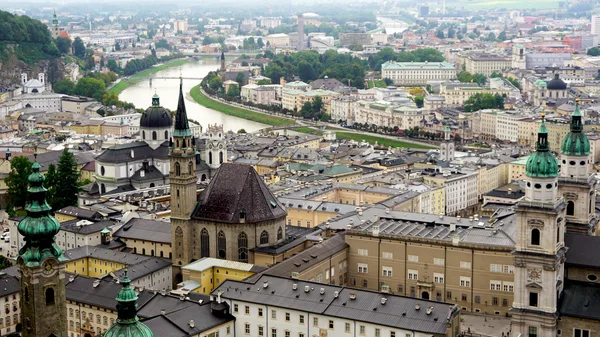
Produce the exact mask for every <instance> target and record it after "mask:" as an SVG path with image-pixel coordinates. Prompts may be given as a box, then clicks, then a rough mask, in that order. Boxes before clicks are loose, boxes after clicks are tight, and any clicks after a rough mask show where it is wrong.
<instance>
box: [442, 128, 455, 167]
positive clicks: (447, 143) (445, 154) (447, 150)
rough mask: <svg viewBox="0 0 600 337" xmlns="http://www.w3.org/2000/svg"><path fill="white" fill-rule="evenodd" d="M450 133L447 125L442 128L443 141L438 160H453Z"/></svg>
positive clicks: (452, 144) (452, 145)
mask: <svg viewBox="0 0 600 337" xmlns="http://www.w3.org/2000/svg"><path fill="white" fill-rule="evenodd" d="M451 138H452V131H451V130H450V127H449V126H448V124H446V127H445V128H444V141H443V142H442V143H441V144H440V160H442V161H453V160H454V142H453V141H452V139H451Z"/></svg>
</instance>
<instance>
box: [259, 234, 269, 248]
mask: <svg viewBox="0 0 600 337" xmlns="http://www.w3.org/2000/svg"><path fill="white" fill-rule="evenodd" d="M267 243H269V233H268V232H267V231H262V233H260V244H261V245H266V244H267Z"/></svg>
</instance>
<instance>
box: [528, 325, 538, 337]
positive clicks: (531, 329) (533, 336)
mask: <svg viewBox="0 0 600 337" xmlns="http://www.w3.org/2000/svg"><path fill="white" fill-rule="evenodd" d="M528 337H537V327H535V326H530V327H529V336H528Z"/></svg>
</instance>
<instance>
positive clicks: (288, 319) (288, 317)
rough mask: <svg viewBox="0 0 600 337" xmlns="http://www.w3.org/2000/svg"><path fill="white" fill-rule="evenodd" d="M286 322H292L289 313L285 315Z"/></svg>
mask: <svg viewBox="0 0 600 337" xmlns="http://www.w3.org/2000/svg"><path fill="white" fill-rule="evenodd" d="M285 321H286V322H289V321H290V313H289V312H286V313H285Z"/></svg>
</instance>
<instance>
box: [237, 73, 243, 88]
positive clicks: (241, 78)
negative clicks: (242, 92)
mask: <svg viewBox="0 0 600 337" xmlns="http://www.w3.org/2000/svg"><path fill="white" fill-rule="evenodd" d="M235 81H236V82H238V84H239V85H240V88H241V87H243V86H244V83H245V82H246V77H245V76H244V73H241V72H240V73H237V75H236V76H235Z"/></svg>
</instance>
